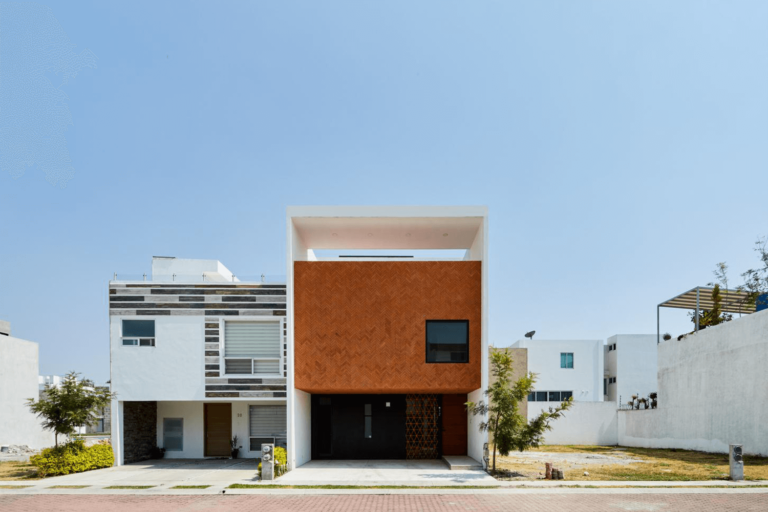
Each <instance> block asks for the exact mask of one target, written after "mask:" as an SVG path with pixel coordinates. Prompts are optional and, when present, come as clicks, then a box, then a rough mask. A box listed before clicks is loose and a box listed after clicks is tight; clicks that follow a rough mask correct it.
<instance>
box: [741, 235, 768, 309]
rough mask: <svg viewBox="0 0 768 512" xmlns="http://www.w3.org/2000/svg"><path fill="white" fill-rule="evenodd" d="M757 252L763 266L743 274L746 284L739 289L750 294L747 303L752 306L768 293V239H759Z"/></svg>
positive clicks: (756, 245) (756, 243)
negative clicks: (762, 295)
mask: <svg viewBox="0 0 768 512" xmlns="http://www.w3.org/2000/svg"><path fill="white" fill-rule="evenodd" d="M755 252H756V253H757V254H758V257H759V258H760V264H761V265H762V266H759V267H757V268H755V269H750V270H747V271H746V272H744V273H743V274H741V277H743V278H744V284H742V285H740V286H739V287H738V289H739V290H741V291H745V292H747V293H748V298H747V301H748V302H749V303H750V304H755V302H756V301H757V298H758V296H760V295H761V294H763V293H768V237H761V238H758V239H757V241H756V242H755Z"/></svg>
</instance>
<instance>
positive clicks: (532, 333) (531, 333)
mask: <svg viewBox="0 0 768 512" xmlns="http://www.w3.org/2000/svg"><path fill="white" fill-rule="evenodd" d="M534 334H536V331H531V332H527V333H525V337H526V338H531V339H533V335H534Z"/></svg>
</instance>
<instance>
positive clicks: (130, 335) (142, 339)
mask: <svg viewBox="0 0 768 512" xmlns="http://www.w3.org/2000/svg"><path fill="white" fill-rule="evenodd" d="M122 338H123V345H125V346H134V347H137V346H138V347H154V346H155V321H154V320H123V336H122Z"/></svg>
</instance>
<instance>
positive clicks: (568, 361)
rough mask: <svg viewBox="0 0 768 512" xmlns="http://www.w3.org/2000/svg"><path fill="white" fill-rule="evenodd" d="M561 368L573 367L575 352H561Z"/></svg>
mask: <svg viewBox="0 0 768 512" xmlns="http://www.w3.org/2000/svg"><path fill="white" fill-rule="evenodd" d="M560 368H573V352H561V353H560Z"/></svg>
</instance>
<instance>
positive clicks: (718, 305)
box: [690, 263, 733, 330]
mask: <svg viewBox="0 0 768 512" xmlns="http://www.w3.org/2000/svg"><path fill="white" fill-rule="evenodd" d="M721 265H722V263H721ZM710 284H712V283H710ZM697 315H698V318H699V329H700V330H701V329H706V328H707V327H712V326H713V325H720V324H722V323H723V322H730V321H731V320H733V315H732V314H730V313H723V296H722V294H721V293H720V285H719V284H715V287H714V288H713V289H712V309H702V310H700V311H694V312H693V313H691V314H690V317H691V322H693V323H694V324H695V323H696V316H697Z"/></svg>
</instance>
